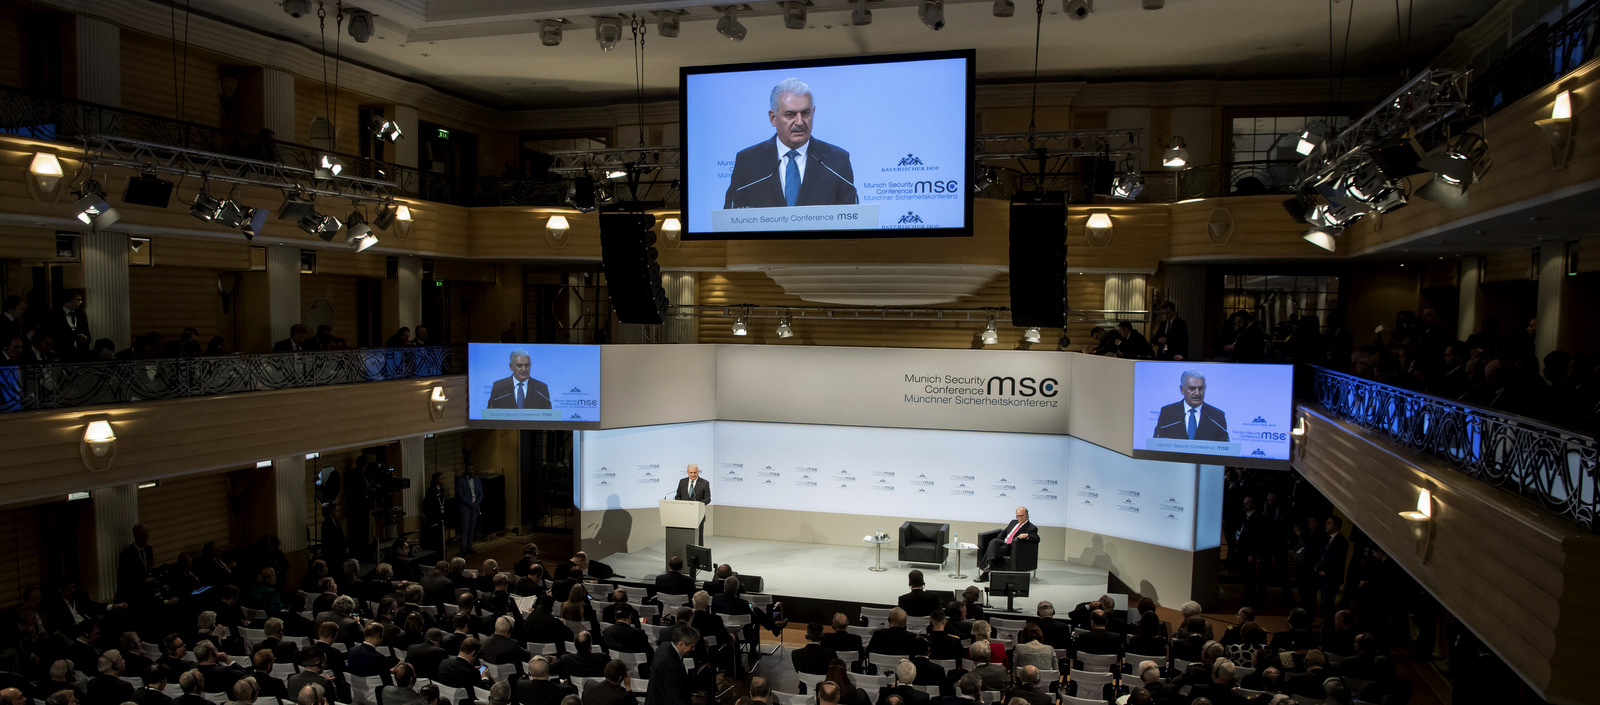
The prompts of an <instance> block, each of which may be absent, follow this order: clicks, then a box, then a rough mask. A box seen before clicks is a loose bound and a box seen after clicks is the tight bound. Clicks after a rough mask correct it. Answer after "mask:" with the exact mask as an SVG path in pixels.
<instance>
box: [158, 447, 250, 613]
mask: <svg viewBox="0 0 1600 705" xmlns="http://www.w3.org/2000/svg"><path fill="white" fill-rule="evenodd" d="M252 465H253V463H252ZM230 506H232V505H231V503H230V501H229V499H228V475H227V474H226V473H220V472H219V473H211V474H206V475H196V476H192V477H179V478H173V479H170V480H163V481H162V482H161V484H160V485H157V486H155V487H150V488H147V489H143V490H139V521H141V522H143V523H144V525H145V526H146V527H148V528H149V529H150V546H151V547H152V548H154V549H155V553H156V563H166V562H168V561H172V560H174V559H176V558H177V557H178V554H179V553H181V552H183V551H189V552H190V553H194V554H196V555H198V554H199V552H200V547H201V546H204V545H205V543H206V542H207V541H216V542H217V545H219V546H222V547H223V548H229V547H231V546H232V540H231V538H230V537H229V535H228V512H229V507H230ZM240 587H243V588H245V589H249V587H248V586H240Z"/></svg>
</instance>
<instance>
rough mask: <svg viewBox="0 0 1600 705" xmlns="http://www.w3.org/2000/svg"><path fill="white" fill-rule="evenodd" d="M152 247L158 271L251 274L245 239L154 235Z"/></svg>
mask: <svg viewBox="0 0 1600 705" xmlns="http://www.w3.org/2000/svg"><path fill="white" fill-rule="evenodd" d="M119 209H120V207H119ZM150 244H151V245H152V246H153V247H154V248H155V249H153V250H151V261H152V262H153V263H154V265H155V266H156V267H199V268H202V269H215V270H219V271H233V272H248V271H250V242H249V241H247V240H245V239H244V238H243V237H234V238H229V239H202V238H194V237H169V236H162V235H153V236H151V242H150Z"/></svg>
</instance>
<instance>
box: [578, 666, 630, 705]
mask: <svg viewBox="0 0 1600 705" xmlns="http://www.w3.org/2000/svg"><path fill="white" fill-rule="evenodd" d="M604 674H605V681H604V682H601V683H590V684H589V685H588V687H586V688H584V689H583V705H637V703H638V702H639V696H637V695H634V694H633V693H630V692H628V685H629V684H628V665H627V664H625V663H623V662H621V661H617V660H612V661H608V662H606V665H605V670H604Z"/></svg>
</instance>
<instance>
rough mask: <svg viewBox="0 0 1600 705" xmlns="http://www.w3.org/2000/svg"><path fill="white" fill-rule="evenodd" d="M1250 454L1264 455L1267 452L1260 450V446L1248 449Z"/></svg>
mask: <svg viewBox="0 0 1600 705" xmlns="http://www.w3.org/2000/svg"><path fill="white" fill-rule="evenodd" d="M1250 454H1251V455H1266V454H1267V452H1266V451H1264V450H1262V449H1260V448H1257V449H1255V450H1253V451H1250Z"/></svg>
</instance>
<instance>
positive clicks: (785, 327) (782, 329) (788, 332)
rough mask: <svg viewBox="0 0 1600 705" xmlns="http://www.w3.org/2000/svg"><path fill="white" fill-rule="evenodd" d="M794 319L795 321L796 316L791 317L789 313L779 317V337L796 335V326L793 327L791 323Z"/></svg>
mask: <svg viewBox="0 0 1600 705" xmlns="http://www.w3.org/2000/svg"><path fill="white" fill-rule="evenodd" d="M793 321H794V318H793V317H791V316H790V315H789V314H787V313H785V314H783V317H782V318H779V319H778V337H779V338H793V337H794V328H792V327H791V326H790V324H791V323H792V322H793Z"/></svg>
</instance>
